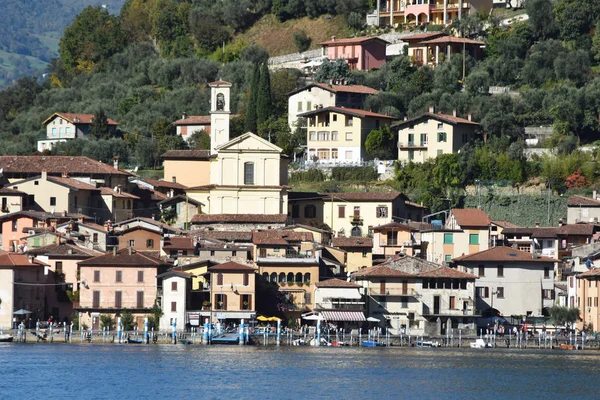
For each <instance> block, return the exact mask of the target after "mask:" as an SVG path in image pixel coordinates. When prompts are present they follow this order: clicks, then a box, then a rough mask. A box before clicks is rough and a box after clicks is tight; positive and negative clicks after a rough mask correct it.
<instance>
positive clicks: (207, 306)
mask: <svg viewBox="0 0 600 400" xmlns="http://www.w3.org/2000/svg"><path fill="white" fill-rule="evenodd" d="M211 305H212V304H211V303H210V301H207V300H205V301H204V302H202V309H203V310H210V306H211Z"/></svg>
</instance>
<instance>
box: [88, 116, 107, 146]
mask: <svg viewBox="0 0 600 400" xmlns="http://www.w3.org/2000/svg"><path fill="white" fill-rule="evenodd" d="M89 133H90V135H92V136H94V137H95V138H97V139H101V138H104V137H106V136H108V135H109V127H108V117H107V116H106V113H105V112H104V110H102V109H100V110H98V111H97V112H96V113H95V114H94V119H93V120H92V123H91V124H90V131H89Z"/></svg>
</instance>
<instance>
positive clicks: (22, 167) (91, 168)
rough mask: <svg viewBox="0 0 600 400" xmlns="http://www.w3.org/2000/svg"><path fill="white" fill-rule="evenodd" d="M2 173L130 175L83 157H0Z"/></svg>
mask: <svg viewBox="0 0 600 400" xmlns="http://www.w3.org/2000/svg"><path fill="white" fill-rule="evenodd" d="M0 168H2V169H3V170H4V173H5V174H6V173H22V174H37V175H39V174H40V173H41V172H42V171H47V172H48V174H63V173H65V174H81V175H106V174H110V175H131V174H130V173H129V172H126V171H122V170H120V169H115V168H114V167H113V166H111V165H108V164H103V163H101V162H99V161H96V160H93V159H91V158H89V157H83V156H72V157H71V156H0Z"/></svg>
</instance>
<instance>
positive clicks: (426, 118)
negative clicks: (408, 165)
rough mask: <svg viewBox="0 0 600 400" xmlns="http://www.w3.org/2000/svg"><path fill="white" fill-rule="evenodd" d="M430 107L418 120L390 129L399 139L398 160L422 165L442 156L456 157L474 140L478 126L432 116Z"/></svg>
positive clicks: (449, 116) (454, 118) (409, 120)
mask: <svg viewBox="0 0 600 400" xmlns="http://www.w3.org/2000/svg"><path fill="white" fill-rule="evenodd" d="M433 111H434V110H433V107H431V108H430V109H429V112H428V113H425V114H423V115H421V116H419V117H416V118H413V119H407V120H405V121H402V122H398V123H395V124H393V125H392V130H393V131H395V132H397V137H398V160H400V161H401V162H410V161H412V162H416V163H422V162H425V161H427V160H428V159H430V158H436V157H438V156H441V155H442V154H452V153H457V152H458V150H460V149H461V148H462V147H463V146H464V145H465V144H467V143H472V142H473V141H474V140H475V135H476V130H477V128H478V127H479V124H478V123H476V122H473V121H471V115H470V114H469V116H468V118H467V119H464V118H460V117H457V116H456V112H454V113H453V115H446V114H440V113H437V114H434V112H433Z"/></svg>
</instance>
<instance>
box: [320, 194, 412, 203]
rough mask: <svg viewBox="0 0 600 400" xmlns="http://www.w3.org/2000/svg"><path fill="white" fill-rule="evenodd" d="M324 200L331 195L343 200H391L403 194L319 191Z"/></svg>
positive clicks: (335, 198)
mask: <svg viewBox="0 0 600 400" xmlns="http://www.w3.org/2000/svg"><path fill="white" fill-rule="evenodd" d="M320 194H321V195H322V196H323V199H324V200H327V199H328V198H329V199H330V198H331V196H333V199H334V200H343V201H359V202H360V201H393V200H396V199H397V198H398V197H400V196H403V195H402V193H400V192H351V193H320Z"/></svg>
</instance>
